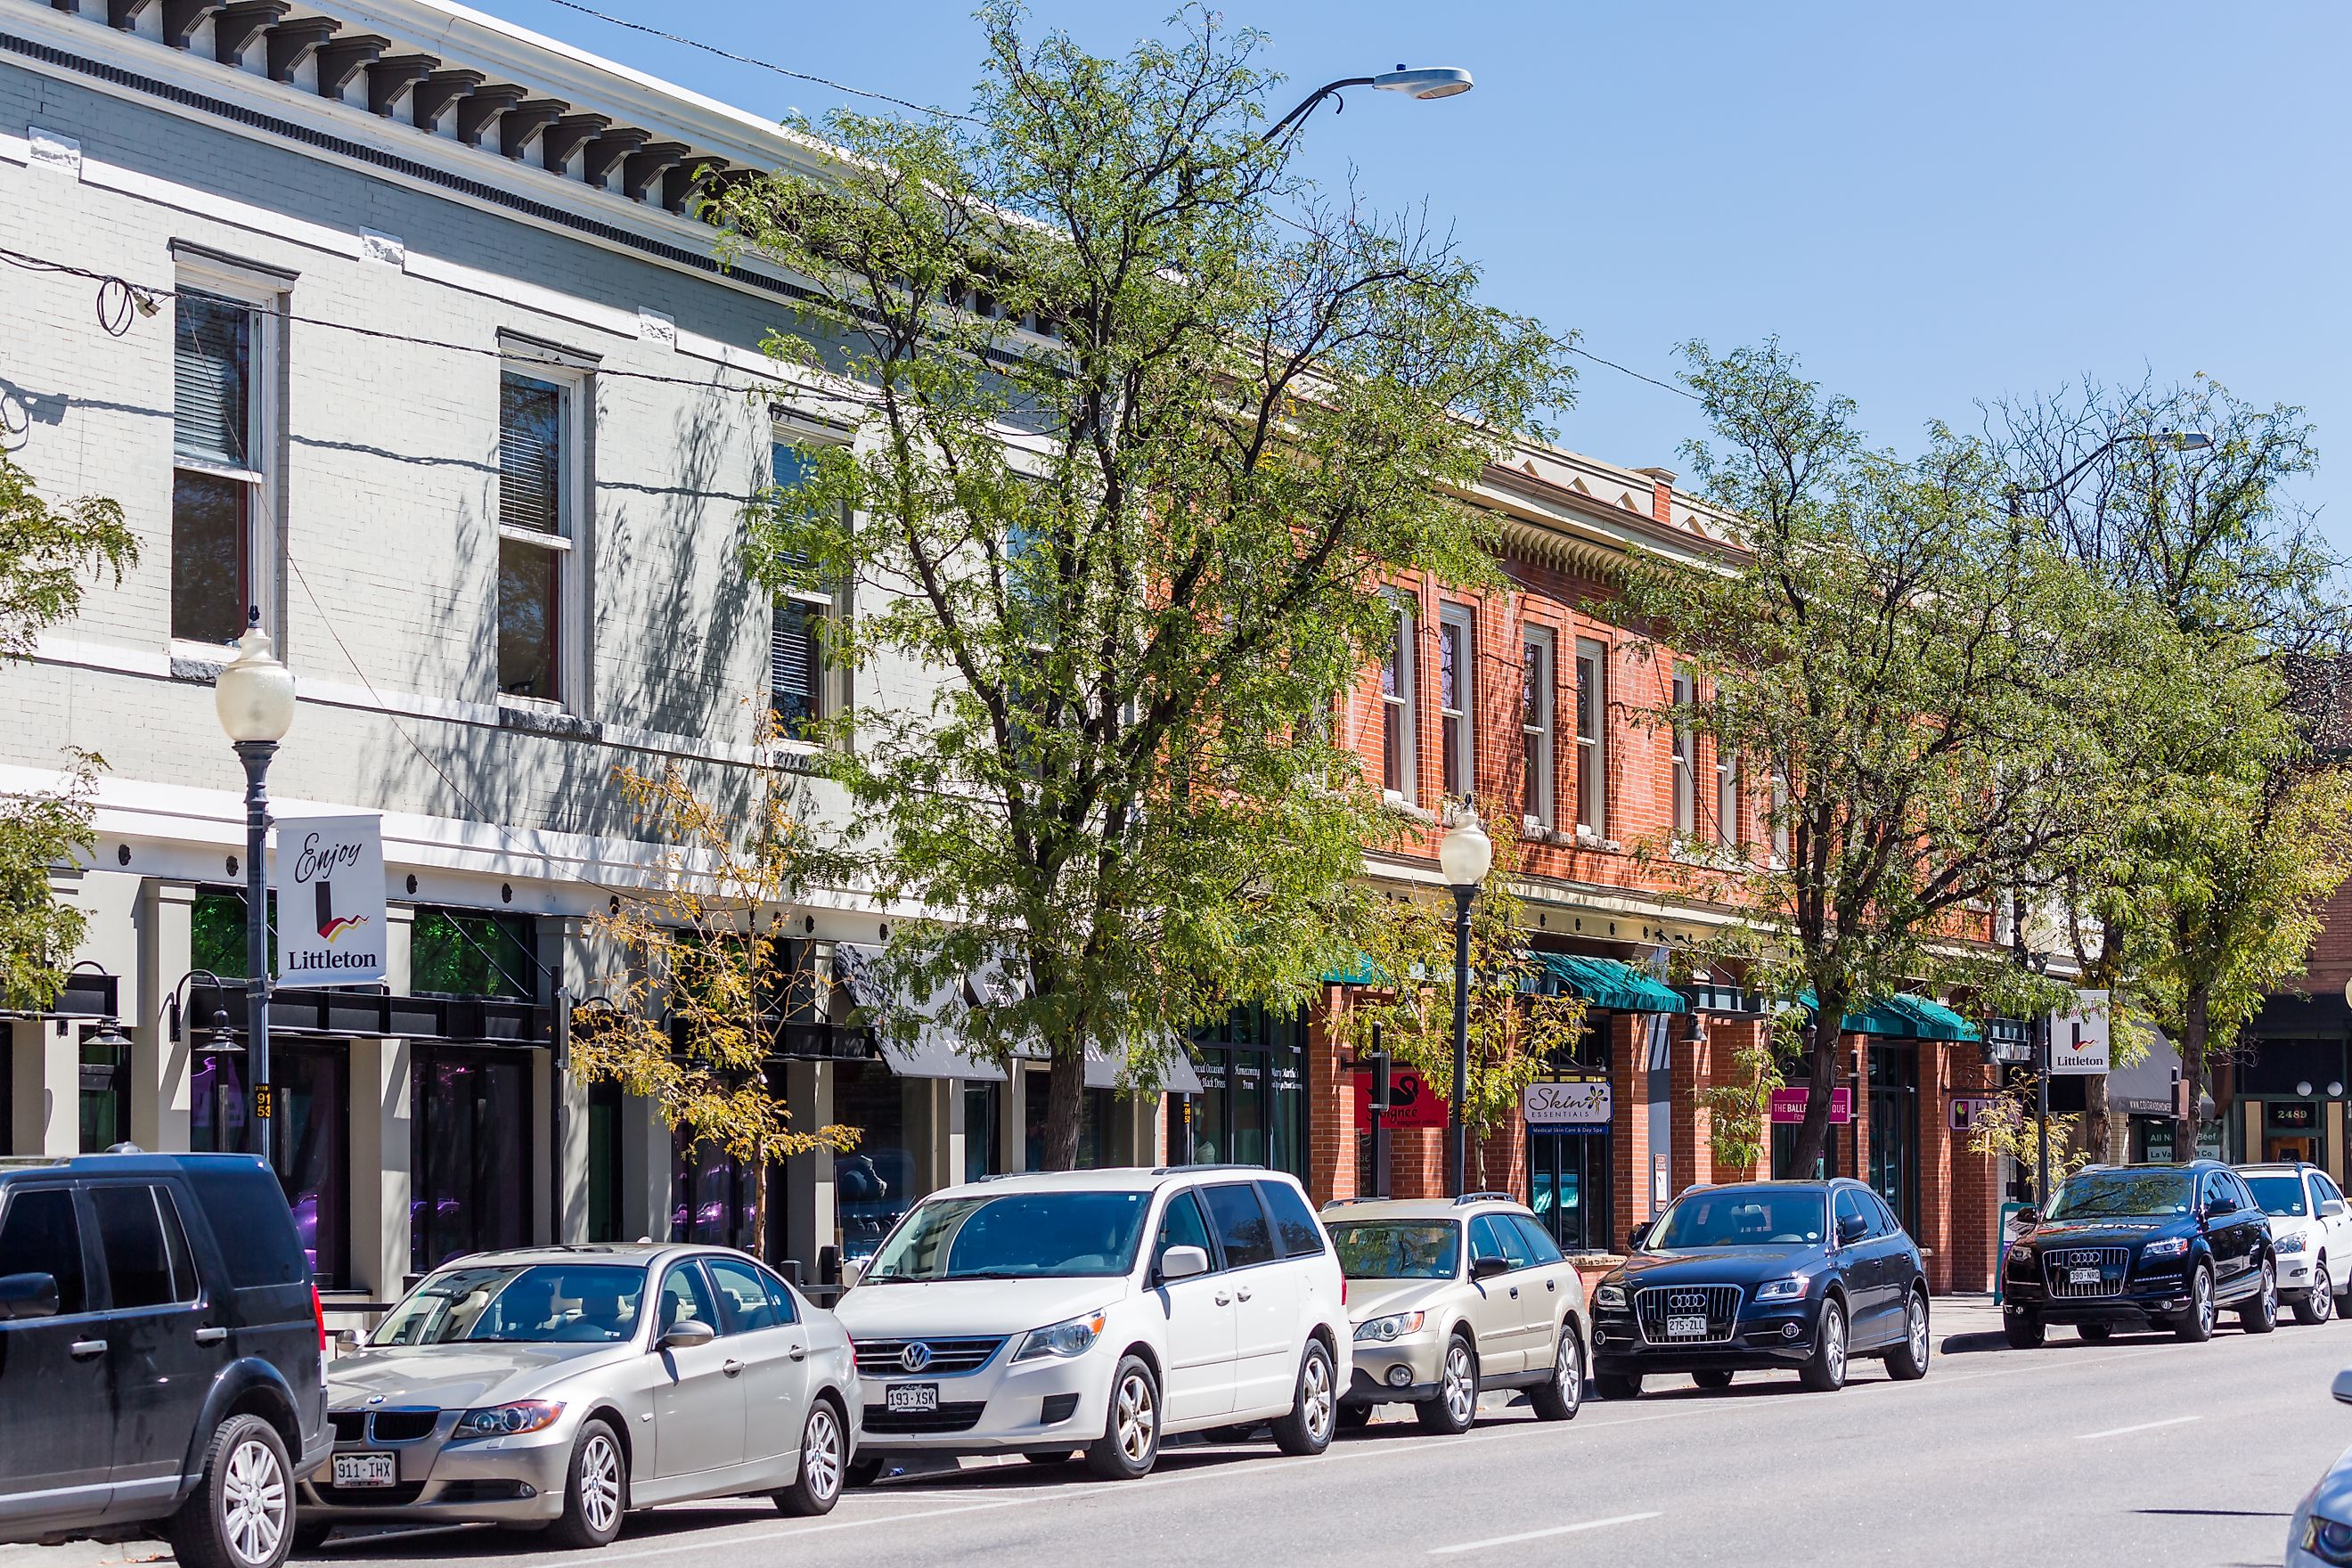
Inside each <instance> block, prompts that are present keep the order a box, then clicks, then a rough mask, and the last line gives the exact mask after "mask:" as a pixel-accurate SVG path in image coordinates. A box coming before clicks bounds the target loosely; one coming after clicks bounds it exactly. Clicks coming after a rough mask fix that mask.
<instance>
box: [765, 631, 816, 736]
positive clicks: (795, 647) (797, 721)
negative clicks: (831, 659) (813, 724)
mask: <svg viewBox="0 0 2352 1568" xmlns="http://www.w3.org/2000/svg"><path fill="white" fill-rule="evenodd" d="M820 614H821V612H818V611H816V610H814V609H812V608H811V607H810V606H808V605H800V604H795V603H793V601H792V600H789V599H779V600H777V601H776V606H775V615H774V618H773V620H772V622H771V623H770V631H769V636H768V689H769V694H770V696H769V700H770V702H771V704H772V706H773V707H774V709H775V713H776V719H777V721H779V722H780V723H782V724H783V725H785V726H786V727H787V728H788V729H792V730H793V731H795V732H797V730H798V727H799V726H800V725H802V724H804V723H805V722H807V721H809V720H812V719H814V718H817V717H818V716H819V715H818V713H817V658H818V650H817V640H816V638H817V628H816V626H815V622H816V621H817V619H818V618H819V617H820Z"/></svg>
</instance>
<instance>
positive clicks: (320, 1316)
mask: <svg viewBox="0 0 2352 1568" xmlns="http://www.w3.org/2000/svg"><path fill="white" fill-rule="evenodd" d="M310 1321H312V1322H313V1323H315V1324H317V1325H318V1327H319V1353H320V1355H325V1354H326V1353H327V1309H326V1308H325V1306H323V1305H322V1304H321V1303H320V1300H319V1287H318V1286H317V1285H315V1284H314V1285H312V1286H311V1287H310Z"/></svg>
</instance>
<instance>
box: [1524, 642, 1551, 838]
mask: <svg viewBox="0 0 2352 1568" xmlns="http://www.w3.org/2000/svg"><path fill="white" fill-rule="evenodd" d="M1553 658H1555V655H1554V652H1553V645H1552V634H1551V632H1550V630H1549V628H1548V627H1544V626H1529V627H1528V628H1527V631H1526V633H1525V634H1524V637H1523V639H1522V641H1521V644H1520V647H1519V740H1520V744H1521V751H1522V752H1523V753H1524V755H1523V757H1522V759H1521V763H1520V767H1521V777H1522V778H1523V780H1524V781H1525V782H1524V786H1523V788H1522V790H1521V795H1522V800H1521V807H1522V810H1523V811H1524V813H1525V815H1526V816H1527V820H1528V826H1533V827H1549V826H1552V798H1551V792H1552V684H1553V679H1552V661H1553Z"/></svg>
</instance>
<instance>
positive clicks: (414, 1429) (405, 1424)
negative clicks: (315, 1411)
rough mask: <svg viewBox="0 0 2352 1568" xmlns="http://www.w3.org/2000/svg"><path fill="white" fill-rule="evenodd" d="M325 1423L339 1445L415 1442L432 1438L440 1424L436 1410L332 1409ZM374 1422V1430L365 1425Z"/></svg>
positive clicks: (439, 1416)
mask: <svg viewBox="0 0 2352 1568" xmlns="http://www.w3.org/2000/svg"><path fill="white" fill-rule="evenodd" d="M327 1421H328V1424H329V1425H330V1426H333V1427H334V1429H335V1441H336V1442H338V1443H414V1442H416V1441H418V1440H419V1439H420V1438H425V1437H430V1436H433V1428H434V1427H435V1426H438V1425H439V1424H440V1421H441V1412H439V1411H438V1410H415V1409H409V1410H331V1411H329V1412H328V1413H327ZM370 1422H373V1423H374V1430H373V1432H371V1431H370V1430H369V1429H368V1424H369V1423H370Z"/></svg>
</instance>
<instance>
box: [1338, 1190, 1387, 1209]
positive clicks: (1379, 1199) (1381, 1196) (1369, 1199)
mask: <svg viewBox="0 0 2352 1568" xmlns="http://www.w3.org/2000/svg"><path fill="white" fill-rule="evenodd" d="M1388 1202H1391V1199H1390V1197H1389V1195H1388V1194H1386V1193H1366V1194H1362V1195H1361V1196H1359V1197H1352V1198H1333V1199H1332V1200H1331V1201H1330V1202H1329V1203H1327V1204H1325V1205H1323V1206H1324V1207H1325V1208H1327V1209H1336V1208H1339V1206H1341V1205H1344V1204H1384V1203H1388Z"/></svg>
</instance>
